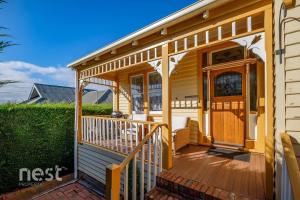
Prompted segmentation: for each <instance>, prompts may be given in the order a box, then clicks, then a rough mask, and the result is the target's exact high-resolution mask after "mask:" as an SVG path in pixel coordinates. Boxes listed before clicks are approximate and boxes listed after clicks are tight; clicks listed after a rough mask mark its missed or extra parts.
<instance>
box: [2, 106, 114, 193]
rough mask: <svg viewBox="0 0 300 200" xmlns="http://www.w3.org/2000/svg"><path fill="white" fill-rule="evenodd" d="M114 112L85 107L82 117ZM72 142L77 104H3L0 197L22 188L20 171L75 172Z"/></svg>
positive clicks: (98, 107) (107, 109)
mask: <svg viewBox="0 0 300 200" xmlns="http://www.w3.org/2000/svg"><path fill="white" fill-rule="evenodd" d="M111 111H112V106H111V105H110V104H107V105H106V104H104V105H90V106H84V107H83V114H97V115H101V114H104V115H105V114H110V113H111ZM73 142H74V105H69V104H47V105H45V104H43V105H24V104H19V105H16V104H15V105H12V104H7V105H0V194H1V193H5V192H9V191H12V190H14V189H17V188H20V187H21V185H20V182H19V169H20V168H28V169H29V170H32V169H35V168H41V169H43V170H45V169H46V168H54V167H55V166H56V165H57V166H60V167H64V170H63V173H62V174H61V175H64V174H67V173H71V172H73ZM25 178H26V176H25ZM23 186H24V185H23Z"/></svg>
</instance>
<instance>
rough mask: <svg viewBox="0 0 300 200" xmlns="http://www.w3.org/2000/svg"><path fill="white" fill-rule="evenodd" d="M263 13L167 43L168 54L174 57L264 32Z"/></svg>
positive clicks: (236, 18) (192, 33)
mask: <svg viewBox="0 0 300 200" xmlns="http://www.w3.org/2000/svg"><path fill="white" fill-rule="evenodd" d="M263 17H264V13H263V11H258V12H257V13H251V14H249V15H247V14H243V15H241V16H239V17H235V18H232V19H228V20H224V21H220V22H217V23H216V24H213V25H209V26H205V27H203V28H200V29H197V30H195V31H193V32H189V33H186V34H184V35H180V36H178V37H176V38H174V39H173V40H171V41H169V47H170V50H169V54H170V55H175V54H178V53H182V52H187V51H191V50H195V49H199V48H203V47H206V46H209V45H214V44H217V43H220V42H225V41H232V40H233V39H236V38H240V37H244V36H248V35H253V34H255V33H259V32H263V31H264V24H263V21H264V20H263Z"/></svg>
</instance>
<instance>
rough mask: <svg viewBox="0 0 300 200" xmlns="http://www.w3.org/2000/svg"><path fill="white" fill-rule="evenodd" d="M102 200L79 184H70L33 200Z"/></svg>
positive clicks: (102, 199)
mask: <svg viewBox="0 0 300 200" xmlns="http://www.w3.org/2000/svg"><path fill="white" fill-rule="evenodd" d="M53 199H54V200H55V199H56V200H104V198H103V197H101V196H99V195H98V194H96V193H95V192H93V191H91V190H89V189H88V188H86V187H85V186H83V185H81V184H80V183H77V182H75V183H71V184H69V185H66V186H63V187H61V188H58V189H55V190H53V191H51V192H48V193H46V194H44V195H42V196H39V197H38V198H34V200H53Z"/></svg>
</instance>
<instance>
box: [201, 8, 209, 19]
mask: <svg viewBox="0 0 300 200" xmlns="http://www.w3.org/2000/svg"><path fill="white" fill-rule="evenodd" d="M202 17H203V19H207V18H208V17H209V11H208V10H206V11H204V12H203V13H202Z"/></svg>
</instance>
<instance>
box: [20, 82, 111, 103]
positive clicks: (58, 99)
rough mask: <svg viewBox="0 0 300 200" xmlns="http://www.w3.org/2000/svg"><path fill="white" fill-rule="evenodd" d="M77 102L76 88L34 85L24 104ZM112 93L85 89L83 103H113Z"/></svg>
mask: <svg viewBox="0 0 300 200" xmlns="http://www.w3.org/2000/svg"><path fill="white" fill-rule="evenodd" d="M73 102H75V88H74V87H65V86H57V85H46V84H40V83H34V87H33V89H32V91H31V93H30V96H29V98H28V100H26V101H24V102H22V103H27V104H36V103H73ZM111 102H112V91H111V90H110V89H108V90H106V91H95V90H92V89H85V90H84V94H83V103H89V104H99V103H111Z"/></svg>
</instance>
